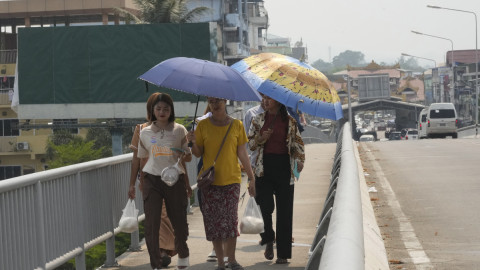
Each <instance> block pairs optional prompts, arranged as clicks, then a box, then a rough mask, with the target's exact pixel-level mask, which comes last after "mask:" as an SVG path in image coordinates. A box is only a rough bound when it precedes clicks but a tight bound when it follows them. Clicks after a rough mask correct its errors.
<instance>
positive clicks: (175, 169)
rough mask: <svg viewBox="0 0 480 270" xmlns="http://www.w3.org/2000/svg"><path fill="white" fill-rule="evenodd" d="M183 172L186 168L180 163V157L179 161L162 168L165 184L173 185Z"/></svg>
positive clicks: (161, 175)
mask: <svg viewBox="0 0 480 270" xmlns="http://www.w3.org/2000/svg"><path fill="white" fill-rule="evenodd" d="M182 173H185V170H184V169H183V167H182V164H180V158H178V161H177V163H175V164H174V165H172V166H168V167H166V168H164V169H163V170H162V173H161V174H160V177H161V178H162V180H163V182H165V184H167V185H168V186H170V187H171V186H173V185H175V183H177V181H178V178H179V177H180V174H182Z"/></svg>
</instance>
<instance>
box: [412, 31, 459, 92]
mask: <svg viewBox="0 0 480 270" xmlns="http://www.w3.org/2000/svg"><path fill="white" fill-rule="evenodd" d="M412 33H414V34H417V35H423V36H428V37H434V38H439V39H443V40H448V41H450V43H451V44H452V55H451V60H450V61H451V62H452V78H453V93H454V94H455V74H454V72H455V71H454V69H453V67H454V66H455V62H454V60H453V41H452V40H451V39H448V38H444V37H439V36H434V35H429V34H425V33H420V32H417V31H413V30H412Z"/></svg>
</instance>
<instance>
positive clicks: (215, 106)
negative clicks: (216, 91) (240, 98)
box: [207, 97, 226, 113]
mask: <svg viewBox="0 0 480 270" xmlns="http://www.w3.org/2000/svg"><path fill="white" fill-rule="evenodd" d="M207 102H208V106H209V107H210V111H212V113H214V112H219V111H225V105H226V100H225V99H221V98H213V97H208V98H207Z"/></svg>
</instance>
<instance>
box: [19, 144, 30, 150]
mask: <svg viewBox="0 0 480 270" xmlns="http://www.w3.org/2000/svg"><path fill="white" fill-rule="evenodd" d="M28 149H29V148H28V142H19V143H17V150H28Z"/></svg>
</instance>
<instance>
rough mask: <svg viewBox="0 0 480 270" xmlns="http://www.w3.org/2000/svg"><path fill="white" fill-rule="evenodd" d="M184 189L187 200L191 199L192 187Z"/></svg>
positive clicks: (188, 186)
mask: <svg viewBox="0 0 480 270" xmlns="http://www.w3.org/2000/svg"><path fill="white" fill-rule="evenodd" d="M186 186H187V187H186V189H187V198H191V197H192V194H193V191H192V187H190V185H186Z"/></svg>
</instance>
